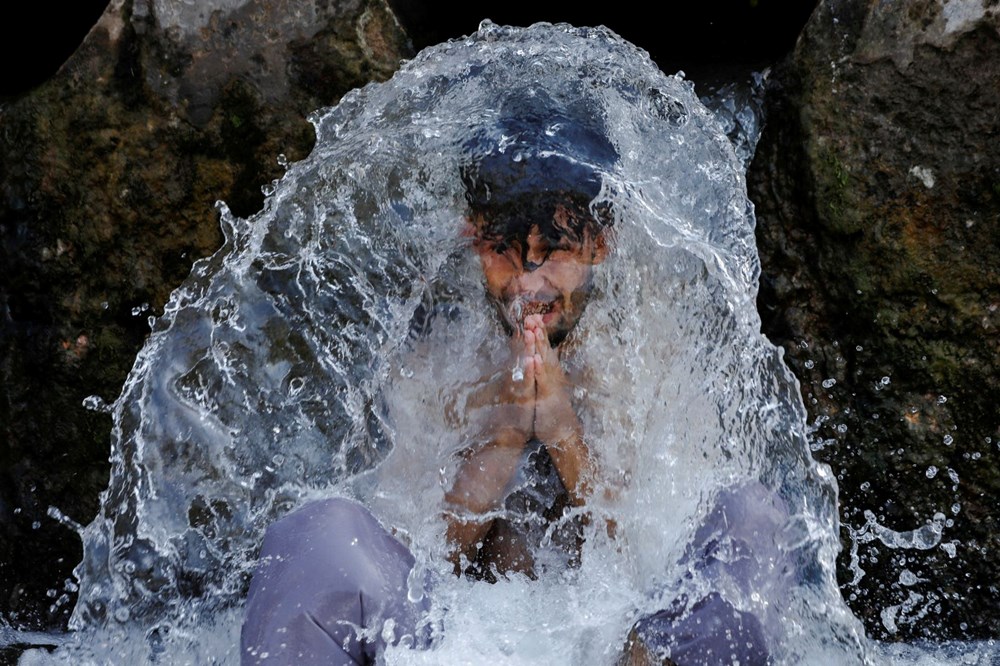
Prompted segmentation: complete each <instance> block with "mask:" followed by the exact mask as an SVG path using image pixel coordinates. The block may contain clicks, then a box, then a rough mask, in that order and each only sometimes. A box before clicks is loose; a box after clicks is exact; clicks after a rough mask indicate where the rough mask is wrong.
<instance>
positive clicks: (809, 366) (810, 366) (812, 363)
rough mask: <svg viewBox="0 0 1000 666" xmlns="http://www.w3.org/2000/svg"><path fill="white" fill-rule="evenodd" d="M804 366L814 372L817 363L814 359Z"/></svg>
mask: <svg viewBox="0 0 1000 666" xmlns="http://www.w3.org/2000/svg"><path fill="white" fill-rule="evenodd" d="M803 365H805V366H806V369H807V370H812V369H813V368H814V367H816V362H815V361H813V360H812V359H809V360H807V361H806V362H805V363H804V364H803Z"/></svg>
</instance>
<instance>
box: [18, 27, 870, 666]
mask: <svg viewBox="0 0 1000 666" xmlns="http://www.w3.org/2000/svg"><path fill="white" fill-rule="evenodd" d="M515 92H516V93H517V94H520V95H527V96H529V97H530V96H532V95H543V94H544V95H546V96H548V97H550V98H551V99H552V100H555V103H556V104H557V105H558V104H563V105H584V106H585V107H586V108H588V109H591V110H592V113H593V114H594V116H595V117H596V118H598V119H599V121H600V122H599V124H600V126H601V127H602V128H604V131H605V132H606V134H607V138H608V140H609V141H610V142H611V144H612V145H613V146H614V147H615V150H616V152H617V155H618V160H617V161H616V162H615V163H614V164H613V165H611V166H610V167H608V166H605V167H604V169H605V172H604V173H603V177H604V187H603V190H602V192H601V194H600V196H599V198H600V199H601V200H602V201H601V202H602V203H604V204H606V205H608V206H609V207H610V210H612V211H614V216H615V223H614V243H613V251H612V252H611V254H610V256H609V258H608V260H607V261H605V262H604V263H603V264H601V265H600V266H599V267H598V271H597V275H596V284H595V290H594V293H593V295H592V297H591V301H590V304H589V306H588V309H587V311H586V314H585V315H584V317H583V319H582V320H581V322H580V325H579V327H578V329H577V330H576V331H574V333H573V339H572V341H571V352H570V357H569V360H568V361H567V362H569V363H573V364H576V366H577V367H579V368H581V369H582V372H583V375H584V376H585V377H586V378H587V381H586V382H584V383H581V385H579V386H578V387H576V392H577V395H576V396H575V397H576V398H577V399H578V401H579V403H580V404H582V405H584V407H583V408H582V413H581V414H580V417H581V419H582V421H583V423H584V428H585V432H586V435H587V440H588V443H589V445H590V447H591V449H592V450H593V452H594V454H595V456H596V457H597V458H598V459H599V461H600V462H599V465H600V468H601V471H602V473H603V477H602V478H604V479H605V480H606V484H607V485H608V486H609V487H613V489H614V490H615V493H613V494H612V495H613V498H609V499H595V500H594V502H593V507H592V510H593V512H594V513H596V514H598V515H603V516H605V517H607V518H610V519H613V520H614V521H615V522H616V523H617V525H618V535H617V536H616V538H615V539H613V540H612V539H610V538H609V537H607V536H606V535H605V534H602V533H601V531H600V530H598V529H597V527H596V525H597V524H598V523H600V522H601V521H594V523H593V524H594V525H595V527H593V529H592V530H591V531H590V532H589V533H588V538H587V540H586V543H585V548H584V553H583V558H582V564H581V566H580V567H579V568H578V569H574V570H571V571H568V572H564V573H562V574H560V575H558V576H552V577H549V578H546V577H545V576H542V577H541V578H540V579H539V580H537V581H529V580H527V579H526V578H523V577H520V576H513V577H511V579H510V580H501V581H500V582H498V583H496V584H494V585H487V584H483V583H471V582H469V581H467V580H465V579H458V578H455V577H454V576H452V575H451V574H450V565H449V564H447V562H446V561H445V557H444V556H445V550H446V546H445V542H444V538H443V530H444V524H443V522H442V520H441V517H440V509H441V502H442V495H443V493H444V491H445V489H446V487H447V483H448V479H449V478H450V477H451V475H452V473H453V471H454V455H453V454H454V453H455V452H457V451H458V450H460V449H461V448H462V447H463V441H462V440H461V436H460V432H461V429H460V428H457V427H456V423H459V422H461V420H462V419H463V415H464V413H465V410H464V406H465V403H466V401H467V400H468V398H469V393H470V391H471V388H470V387H471V384H472V381H471V380H473V379H474V377H472V376H471V373H473V370H471V369H472V368H475V366H476V359H477V358H478V357H479V356H481V355H484V354H485V355H490V354H495V353H497V350H498V349H500V347H501V346H502V345H503V344H505V343H504V341H503V335H502V333H501V331H500V329H499V326H498V323H497V321H496V320H495V315H494V313H493V311H492V310H491V308H490V307H489V306H488V304H487V302H486V298H485V294H484V291H483V288H482V285H481V280H482V277H481V272H480V270H479V266H478V263H477V260H476V258H475V256H474V255H473V253H472V251H471V250H470V248H469V240H468V238H467V237H466V236H465V235H463V233H462V229H463V226H464V224H465V221H464V214H465V212H466V204H465V199H464V192H463V189H462V183H461V179H460V177H459V171H460V168H461V166H462V164H463V163H465V162H466V161H467V160H468V159H469V158H470V155H469V154H468V151H469V144H468V139H469V137H470V135H472V134H474V133H476V132H484V131H485V132H490V131H499V130H498V129H497V128H496V119H497V110H498V109H500V108H502V107H503V105H504V103H505V100H508V99H510V97H511V95H512V94H514V93H515ZM311 120H312V122H313V124H314V125H315V127H316V132H317V144H316V147H315V149H314V150H313V152H312V154H311V155H310V156H309V157H308V158H307V159H306V160H303V161H302V162H299V163H295V164H292V165H290V166H289V168H288V171H287V173H286V175H285V176H284V178H282V179H281V180H280V181H279V182H276V183H274V184H273V185H272V186H271V187H269V188H268V197H267V200H266V202H265V205H264V208H263V210H262V211H261V212H260V213H258V214H257V215H255V216H253V217H251V218H249V219H239V218H236V217H234V216H232V215H231V214H230V213H229V212H228V210H227V209H226V208H225V206H222V222H223V227H224V230H225V234H226V242H225V245H224V246H223V247H222V248H221V249H220V250H219V251H218V252H217V253H216V254H215V255H213V256H212V257H210V258H208V259H205V260H202V261H199V262H198V263H196V264H195V266H194V268H193V270H192V273H191V276H190V277H189V278H188V280H187V281H186V282H185V283H184V284H183V285H182V286H181V288H179V289H178V290H176V291H175V292H174V294H173V295H172V297H171V299H170V302H169V303H168V304H167V306H166V308H165V312H164V315H163V317H161V318H160V319H159V320H157V321H156V322H155V324H154V328H153V333H152V335H151V336H150V338H149V341H148V342H147V344H146V346H145V348H144V349H143V351H142V352H141V353H140V355H139V357H138V359H137V361H136V364H135V367H134V368H133V371H132V373H131V375H130V377H129V380H128V382H127V384H126V386H125V389H124V391H123V393H122V396H121V397H120V398H119V400H118V401H117V402H116V403H115V407H114V416H115V429H114V435H113V447H112V462H113V471H112V478H111V482H110V486H109V488H108V490H107V492H106V493H105V494H104V496H103V497H102V509H101V512H100V515H99V516H98V517H97V519H95V520H94V522H93V523H91V524H90V525H89V526H87V527H86V528H84V529H83V531H82V535H83V540H84V559H83V561H82V562H81V564H80V566H79V567H78V569H77V575H78V578H79V584H80V593H79V601H78V605H77V607H76V610H75V612H74V614H73V618H72V628H73V629H74V630H75V634H76V639H75V640H74V641H72V642H71V644H67V645H66V646H64V647H63V648H61V649H60V650H59V651H58V652H57V654H56V655H55V656H54V657H52V658H54V659H60V658H63V659H65V660H67V661H71V662H73V663H81V662H83V663H85V662H88V661H90V662H96V663H101V662H104V661H106V660H108V659H109V657H108V655H109V654H114V655H115V657H114V659H113V661H117V662H120V663H142V662H143V661H157V660H160V661H164V662H169V663H185V662H191V663H209V662H211V661H213V660H214V662H215V663H236V662H238V659H239V654H238V631H239V623H240V616H241V611H242V601H243V597H244V595H245V591H246V585H247V581H248V578H249V575H250V573H251V572H252V569H253V566H254V562H255V554H256V550H257V548H258V547H259V543H260V539H261V536H262V534H263V532H264V529H265V528H266V526H267V525H268V524H269V523H271V522H272V521H273V520H274V519H276V518H277V517H278V516H280V515H282V514H283V513H285V512H287V511H288V510H290V509H291V508H294V507H296V506H298V505H301V504H302V503H304V502H306V501H308V500H309V499H312V498H317V497H325V496H330V495H347V496H352V497H355V498H357V499H359V500H361V501H362V502H364V503H365V504H367V505H368V506H369V507H370V508H372V509H373V511H374V512H375V514H376V515H377V516H378V517H379V518H380V519H381V520H382V521H383V522H384V523H385V524H386V525H388V526H391V527H392V528H394V529H395V530H396V533H397V535H398V536H399V537H400V538H402V539H404V540H405V541H406V542H407V543H408V544H409V545H410V547H411V549H412V550H413V552H414V554H415V556H416V558H417V571H418V572H420V573H421V574H426V576H427V577H429V578H430V579H431V580H433V581H434V585H433V586H432V588H433V589H432V595H431V596H432V611H431V612H432V615H433V616H434V617H433V619H435V620H438V621H439V622H438V623H437V626H444V627H445V630H444V631H443V632H442V634H441V635H440V637H439V640H438V642H437V643H436V644H435V646H434V648H433V649H431V650H428V651H412V650H406V649H402V648H397V649H390V650H389V651H388V652H387V654H386V655H385V661H386V662H387V663H391V664H437V663H480V662H483V661H485V660H488V659H489V660H495V661H498V662H500V663H509V664H522V663H523V664H529V663H542V662H546V663H559V664H562V663H565V664H578V663H587V664H611V663H614V661H615V659H616V658H617V656H618V654H619V652H620V650H621V647H622V645H623V642H624V637H625V635H626V634H627V633H628V630H629V627H630V626H631V625H632V623H634V621H635V620H636V619H637V618H639V617H642V616H645V615H648V614H650V613H652V612H655V611H656V610H658V609H659V608H661V607H662V605H663V604H664V603H665V602H669V600H670V598H673V597H676V596H677V595H678V594H681V593H685V592H687V593H691V594H696V593H698V592H699V591H702V590H703V589H704V587H705V586H706V585H707V584H708V583H707V582H706V581H704V580H701V579H700V578H699V576H698V574H697V572H696V571H694V570H692V569H691V567H690V566H689V564H688V563H687V562H688V560H686V559H685V557H686V553H687V549H688V547H689V544H690V543H691V542H692V540H693V539H694V537H695V534H696V532H697V530H698V527H699V525H701V524H702V522H703V521H704V519H705V517H706V515H707V514H708V513H709V512H710V511H711V509H712V507H713V504H714V502H715V501H716V499H717V498H718V497H719V495H720V493H723V492H724V491H725V489H727V488H730V487H734V486H740V485H747V484H754V485H756V486H757V487H759V488H761V492H762V493H763V495H762V496H764V497H770V498H775V501H778V502H780V503H782V504H783V505H784V506H785V507H786V508H787V512H788V514H789V518H788V520H787V524H785V525H784V526H783V527H782V529H780V530H779V531H778V533H777V534H775V535H773V541H774V543H775V545H776V547H777V549H778V550H779V551H780V555H781V558H782V563H783V566H787V571H786V572H785V573H784V574H783V575H782V576H781V577H780V582H779V584H775V585H774V586H773V587H771V588H767V589H756V590H753V591H748V590H745V589H742V588H741V587H740V586H739V585H737V584H733V585H730V586H729V587H727V588H726V589H725V592H726V593H727V596H728V597H729V598H730V599H731V600H732V601H733V603H734V605H736V606H737V607H739V608H741V609H743V610H747V611H750V612H753V613H754V614H755V615H757V616H758V617H760V618H762V621H763V623H764V625H765V626H766V627H767V628H768V631H769V633H770V634H771V636H772V638H773V646H772V649H773V652H774V656H775V657H776V660H777V662H778V663H785V664H802V663H817V664H818V663H824V664H826V663H844V664H855V663H865V662H867V661H870V660H871V657H870V655H869V650H870V649H869V647H868V646H867V644H866V642H865V639H864V637H863V634H862V630H861V626H860V623H859V622H858V621H857V620H856V619H855V618H853V617H852V616H851V615H850V613H849V612H848V611H847V609H846V607H845V606H844V604H843V602H842V600H841V598H840V595H839V592H838V589H837V585H836V580H835V573H834V558H835V555H836V552H837V550H838V548H839V544H838V536H837V513H836V486H835V483H834V481H833V480H832V479H831V478H830V475H829V473H828V471H827V469H826V468H825V467H824V466H822V465H819V464H817V463H816V462H815V461H814V460H813V459H812V457H811V456H810V453H809V446H808V442H807V428H806V423H805V412H804V409H803V408H802V405H801V402H800V399H799V397H798V391H797V385H796V382H795V379H794V378H793V377H792V376H791V374H790V373H789V371H788V370H787V369H786V368H785V366H784V364H783V363H782V361H781V354H780V352H779V351H778V350H776V349H775V348H774V347H773V346H772V345H771V344H770V343H768V342H767V341H766V340H765V339H764V337H763V336H762V335H761V334H760V332H759V331H760V321H759V318H758V315H757V312H756V309H755V295H756V280H757V276H758V259H757V255H756V249H755V245H754V236H753V216H752V206H751V205H750V203H749V202H748V200H747V198H746V193H745V183H744V176H743V168H744V164H742V163H741V162H740V159H739V158H738V157H737V155H736V154H735V153H734V149H733V146H732V144H731V143H730V142H729V140H728V139H727V137H726V135H725V133H724V131H723V128H721V127H720V125H719V124H718V121H717V119H716V118H715V117H714V116H713V115H712V114H711V113H710V112H708V111H707V110H706V109H705V108H704V106H702V104H701V103H700V102H699V101H698V99H697V97H696V96H695V94H694V92H693V90H692V87H691V85H690V84H689V83H687V82H685V81H684V80H682V79H680V78H676V77H669V76H665V75H664V74H663V73H661V72H660V71H659V70H658V69H657V68H656V67H655V65H653V63H652V62H651V61H650V60H649V59H648V57H647V56H646V54H644V53H643V52H641V51H639V50H638V49H636V48H635V47H633V46H631V45H630V44H628V43H626V42H624V41H623V40H621V39H619V38H618V37H617V36H615V35H614V34H612V33H610V32H609V31H607V30H604V29H576V28H570V27H568V26H550V25H537V26H534V27H532V28H528V29H514V28H502V27H498V26H495V25H493V24H490V23H484V25H483V26H482V27H481V29H480V30H479V32H478V33H477V34H475V35H473V36H471V37H469V38H467V39H464V40H458V41H453V42H450V43H447V44H443V45H441V46H438V47H435V48H432V49H428V50H427V51H425V52H423V53H421V54H420V56H418V57H417V58H416V59H414V60H413V61H411V62H409V63H407V64H406V65H405V66H404V67H403V68H402V69H401V70H400V71H399V72H398V73H397V74H396V75H395V76H394V77H393V78H392V80H390V81H389V82H387V83H384V84H372V85H369V86H366V87H365V88H363V89H361V90H358V91H355V92H353V93H351V94H349V95H348V96H346V97H345V98H344V99H343V101H342V102H341V103H340V105H338V106H337V107H336V108H334V109H330V110H326V111H323V112H319V113H316V114H314V116H312V118H311ZM491 128H493V129H492V130H491ZM730 129H732V128H730ZM559 130H560V128H559V127H558V123H555V124H553V126H552V128H551V131H552V132H554V133H558V132H559ZM750 148H751V150H752V145H751V147H750ZM743 159H744V160H745V159H746V155H743ZM418 324H419V325H418ZM509 371H510V370H508V372H509ZM598 497H600V495H598ZM722 584H723V585H725V584H726V583H725V582H723V583H722ZM112 650H113V652H112ZM122 650H126V651H128V656H127V657H122V656H121V655H122ZM40 658H41V657H40V656H39V655H38V654H35V655H34V656H33V657H31V659H40Z"/></svg>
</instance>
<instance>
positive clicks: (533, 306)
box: [521, 301, 553, 318]
mask: <svg viewBox="0 0 1000 666" xmlns="http://www.w3.org/2000/svg"><path fill="white" fill-rule="evenodd" d="M552 308H553V304H552V302H551V301H549V302H542V301H528V302H527V303H525V304H524V305H523V306H522V307H521V317H522V318H524V317H527V316H528V315H534V314H540V315H547V314H548V313H550V312H552Z"/></svg>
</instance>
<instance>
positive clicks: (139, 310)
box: [132, 303, 149, 317]
mask: <svg viewBox="0 0 1000 666" xmlns="http://www.w3.org/2000/svg"><path fill="white" fill-rule="evenodd" d="M148 309H149V303H143V304H141V305H137V306H135V307H134V308H132V316H133V317H138V316H139V315H141V314H142V313H143V312H145V311H146V310H148Z"/></svg>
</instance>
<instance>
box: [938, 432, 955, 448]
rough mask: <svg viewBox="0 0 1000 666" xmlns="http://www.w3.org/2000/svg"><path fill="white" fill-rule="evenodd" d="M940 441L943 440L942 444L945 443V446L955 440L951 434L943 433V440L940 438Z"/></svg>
mask: <svg viewBox="0 0 1000 666" xmlns="http://www.w3.org/2000/svg"><path fill="white" fill-rule="evenodd" d="M941 441H943V442H944V445H945V446H951V444H952V442H954V441H955V438H954V437H952V436H951V435H945V436H944V439H943V440H941Z"/></svg>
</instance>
